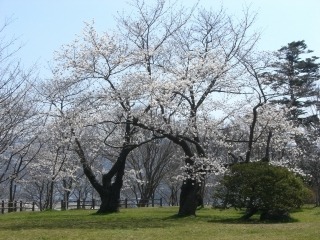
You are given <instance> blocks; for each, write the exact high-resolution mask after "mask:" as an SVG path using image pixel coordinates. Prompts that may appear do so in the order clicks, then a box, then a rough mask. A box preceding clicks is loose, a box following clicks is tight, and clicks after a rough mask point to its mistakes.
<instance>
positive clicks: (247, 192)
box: [215, 162, 308, 220]
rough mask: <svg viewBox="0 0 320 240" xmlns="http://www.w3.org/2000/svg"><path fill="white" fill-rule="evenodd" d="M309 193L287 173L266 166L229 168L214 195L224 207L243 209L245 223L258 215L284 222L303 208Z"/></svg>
mask: <svg viewBox="0 0 320 240" xmlns="http://www.w3.org/2000/svg"><path fill="white" fill-rule="evenodd" d="M306 195H308V189H307V188H306V187H305V186H304V184H303V182H302V180H301V179H300V178H298V177H296V176H295V175H294V173H292V172H290V171H289V170H288V169H286V168H284V167H279V166H273V165H270V164H268V163H265V162H253V163H244V164H235V165H233V166H231V167H230V171H229V172H228V173H226V175H225V176H224V178H223V179H222V181H221V184H220V186H219V187H218V189H217V192H216V194H215V196H216V197H219V198H220V199H221V200H222V201H223V202H224V205H225V206H232V207H235V208H238V209H243V208H245V209H246V212H245V215H244V216H243V218H244V219H249V218H250V217H251V216H252V215H254V214H255V213H258V212H260V214H261V215H260V219H261V220H266V219H271V220H283V219H288V218H289V211H290V210H291V209H294V208H299V207H301V206H302V204H303V202H304V199H305V197H306Z"/></svg>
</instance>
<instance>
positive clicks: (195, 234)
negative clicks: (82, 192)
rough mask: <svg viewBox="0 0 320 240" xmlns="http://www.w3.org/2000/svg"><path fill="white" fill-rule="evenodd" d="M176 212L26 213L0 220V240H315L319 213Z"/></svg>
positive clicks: (309, 210)
mask: <svg viewBox="0 0 320 240" xmlns="http://www.w3.org/2000/svg"><path fill="white" fill-rule="evenodd" d="M176 212H177V208H174V207H171V208H139V209H123V210H122V211H121V212H120V213H118V214H109V215H95V214H93V213H94V212H92V211H84V210H82V211H81V210H72V211H71V210H70V211H64V212H58V211H53V212H34V213H32V212H28V213H10V214H4V215H0V239H23V240H28V239H77V240H79V239H153V240H156V239H184V240H185V239H201V240H202V239H219V240H220V239H237V240H241V239H269V240H270V239H277V240H281V239H295V240H296V239H308V240H312V239H319V236H320V228H319V226H320V209H319V208H305V209H303V211H299V212H295V213H293V214H292V217H293V218H294V219H296V220H297V221H294V222H291V223H257V222H256V221H252V222H247V223H243V222H238V221H237V220H236V219H237V218H238V217H239V216H240V215H239V212H236V211H234V210H226V211H219V210H213V209H203V210H200V211H198V216H197V217H187V218H175V217H173V215H174V214H175V213H176Z"/></svg>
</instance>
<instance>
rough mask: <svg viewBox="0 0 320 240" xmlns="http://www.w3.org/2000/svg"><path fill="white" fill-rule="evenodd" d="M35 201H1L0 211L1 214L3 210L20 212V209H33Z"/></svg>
mask: <svg viewBox="0 0 320 240" xmlns="http://www.w3.org/2000/svg"><path fill="white" fill-rule="evenodd" d="M35 209H36V203H35V202H32V203H29V202H22V201H19V202H18V201H13V202H5V201H1V206H0V211H1V213H2V214H4V213H5V212H18V211H19V212H22V211H27V210H31V211H35Z"/></svg>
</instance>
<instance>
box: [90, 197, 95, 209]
mask: <svg viewBox="0 0 320 240" xmlns="http://www.w3.org/2000/svg"><path fill="white" fill-rule="evenodd" d="M91 208H92V209H95V200H94V199H93V198H92V203H91Z"/></svg>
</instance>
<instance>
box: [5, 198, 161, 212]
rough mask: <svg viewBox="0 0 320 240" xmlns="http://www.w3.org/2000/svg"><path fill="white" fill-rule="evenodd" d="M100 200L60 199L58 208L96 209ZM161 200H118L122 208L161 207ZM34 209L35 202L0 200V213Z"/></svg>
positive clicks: (35, 206)
mask: <svg viewBox="0 0 320 240" xmlns="http://www.w3.org/2000/svg"><path fill="white" fill-rule="evenodd" d="M100 203H101V202H100V201H97V200H95V199H92V200H91V201H83V200H80V199H78V200H76V201H72V200H69V201H67V202H66V201H64V200H61V202H60V204H61V205H60V208H55V209H61V210H68V209H97V208H98V207H99V205H100ZM162 204H163V201H162V198H159V199H146V200H144V199H128V198H125V199H121V200H120V202H119V206H120V207H122V208H134V207H155V206H159V207H162ZM28 210H30V211H35V210H39V209H38V208H37V205H36V203H35V202H23V201H13V202H6V201H1V205H0V213H1V214H4V213H6V212H22V211H28Z"/></svg>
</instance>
